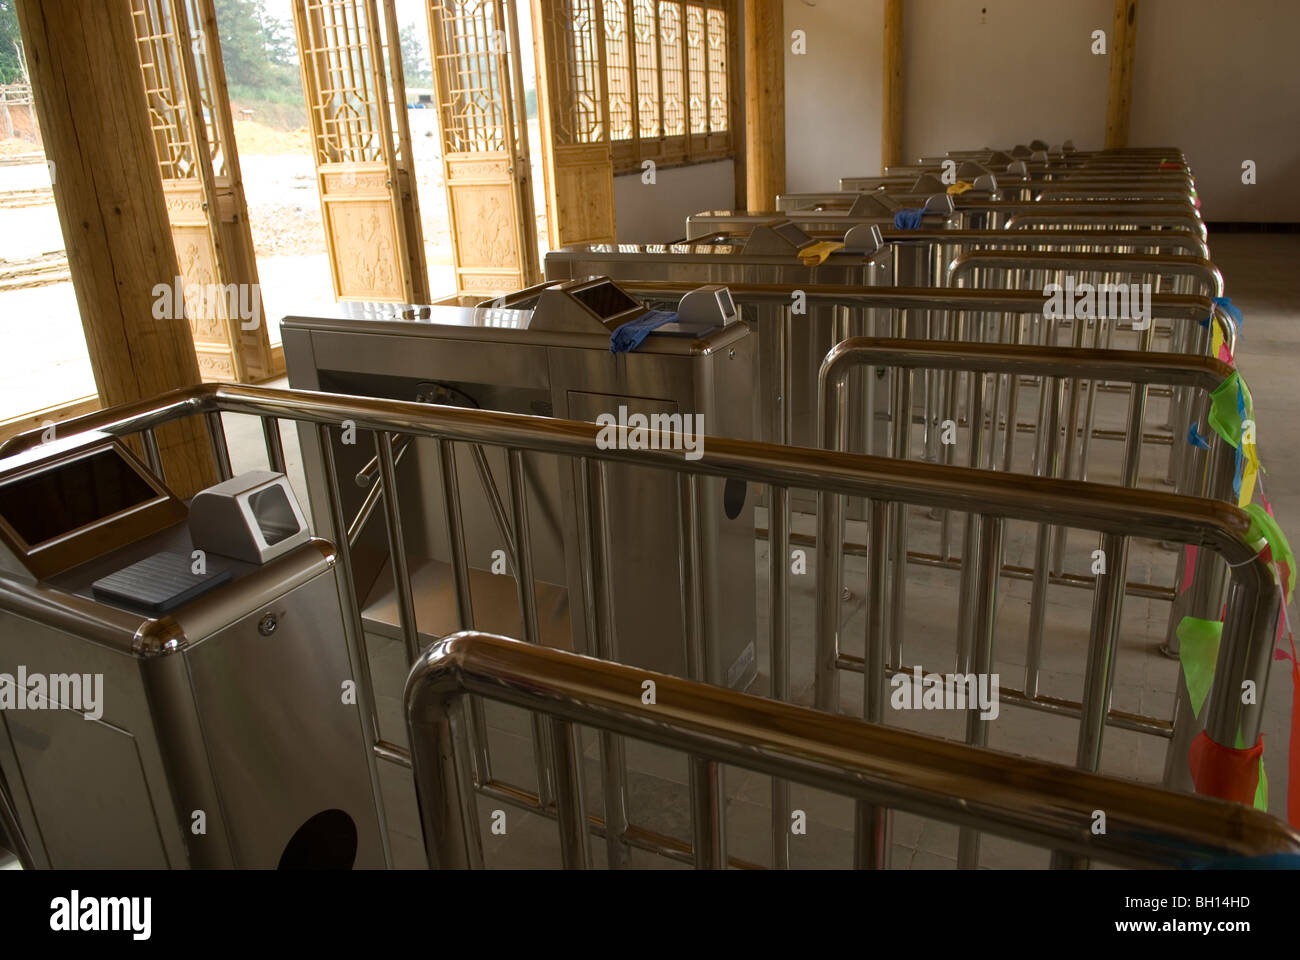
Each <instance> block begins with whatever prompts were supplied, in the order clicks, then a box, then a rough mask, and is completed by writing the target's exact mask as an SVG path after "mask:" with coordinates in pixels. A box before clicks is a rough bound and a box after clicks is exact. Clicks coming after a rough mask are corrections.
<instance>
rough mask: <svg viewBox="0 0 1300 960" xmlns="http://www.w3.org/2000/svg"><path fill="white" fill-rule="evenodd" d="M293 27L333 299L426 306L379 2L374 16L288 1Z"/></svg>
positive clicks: (401, 123)
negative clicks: (311, 143) (309, 126)
mask: <svg viewBox="0 0 1300 960" xmlns="http://www.w3.org/2000/svg"><path fill="white" fill-rule="evenodd" d="M293 19H294V32H295V34H296V35H297V39H298V55H299V58H300V60H301V65H302V83H303V92H304V95H305V96H306V99H307V115H308V119H309V121H310V125H311V132H312V141H313V144H314V148H315V159H316V179H317V185H318V187H319V190H320V198H321V214H322V217H323V219H324V222H325V241H326V246H327V248H328V250H329V258H330V270H331V273H332V275H333V278H334V294H335V296H337V297H338V298H339V299H340V300H383V301H391V302H425V301H427V300H428V299H429V292H428V276H427V273H426V271H425V269H424V241H423V238H422V231H421V229H420V219H419V203H418V198H417V195H416V189H415V176H414V169H413V167H412V165H411V151H410V135H409V133H407V132H405V124H406V120H405V100H406V93H405V88H404V86H403V83H402V76H401V54H400V52H399V50H398V46H397V42H396V41H397V38H396V35H395V30H394V24H395V20H394V17H393V15H392V12H391V9H389V7H388V2H387V0H386V3H385V11H384V14H383V15H381V14H380V12H379V6H378V5H377V3H376V0H293ZM386 34H387V35H388V36H387V42H386V39H385V35H386ZM390 77H391V78H393V87H392V89H391V90H390V87H389V78H390ZM399 98H400V99H399Z"/></svg>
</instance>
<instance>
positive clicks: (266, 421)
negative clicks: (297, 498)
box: [262, 417, 285, 473]
mask: <svg viewBox="0 0 1300 960" xmlns="http://www.w3.org/2000/svg"><path fill="white" fill-rule="evenodd" d="M262 437H263V439H265V441H266V463H267V466H269V467H270V468H271V472H272V473H284V472H285V468H284V441H283V440H282V439H281V438H280V421H279V419H278V418H276V417H263V418H262Z"/></svg>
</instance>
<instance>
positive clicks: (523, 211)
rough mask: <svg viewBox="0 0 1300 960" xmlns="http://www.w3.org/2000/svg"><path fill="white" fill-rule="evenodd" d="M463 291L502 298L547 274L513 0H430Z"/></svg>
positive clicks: (440, 122)
mask: <svg viewBox="0 0 1300 960" xmlns="http://www.w3.org/2000/svg"><path fill="white" fill-rule="evenodd" d="M429 41H430V44H429V49H430V51H431V53H432V60H433V75H434V90H435V95H436V97H437V100H438V125H439V129H440V130H441V133H442V165H443V173H444V177H445V181H446V184H447V212H448V215H449V217H450V219H451V240H452V253H453V256H454V258H455V262H456V290H457V292H458V293H468V294H487V295H492V294H497V293H501V292H505V291H508V290H517V289H519V288H520V287H524V286H528V285H529V284H531V283H535V282H536V281H537V280H539V279H540V278H541V269H540V265H539V263H538V255H537V217H536V215H535V213H534V210H533V191H532V173H531V166H530V162H529V156H528V127H527V119H526V118H527V114H526V112H525V110H524V102H523V89H522V78H521V75H520V74H519V72H518V49H519V27H518V22H517V20H516V18H515V9H514V5H513V4H512V3H509V2H507V0H430V2H429Z"/></svg>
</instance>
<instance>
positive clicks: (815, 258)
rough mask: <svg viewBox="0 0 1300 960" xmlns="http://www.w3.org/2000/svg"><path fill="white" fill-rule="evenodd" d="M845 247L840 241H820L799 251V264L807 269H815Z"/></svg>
mask: <svg viewBox="0 0 1300 960" xmlns="http://www.w3.org/2000/svg"><path fill="white" fill-rule="evenodd" d="M843 246H844V244H843V243H842V242H840V241H839V240H819V241H817V242H816V243H814V244H810V245H809V246H806V247H804V248H803V249H802V250H800V251H799V262H800V263H802V264H803V265H804V266H805V267H815V266H817V265H818V264H820V263H824V262H825V261H826V258H827V257H829V256H830V255H831V254H832V253H834V252H835V251H836V250H839V249H840V248H841V247H843Z"/></svg>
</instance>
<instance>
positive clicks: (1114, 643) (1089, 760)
mask: <svg viewBox="0 0 1300 960" xmlns="http://www.w3.org/2000/svg"><path fill="white" fill-rule="evenodd" d="M1139 442H1140V438H1139ZM1101 550H1102V555H1103V556H1104V558H1105V563H1106V569H1105V572H1104V573H1101V574H1098V576H1097V589H1096V592H1095V593H1094V594H1093V598H1094V599H1093V606H1092V631H1091V633H1090V635H1089V637H1088V662H1087V668H1086V669H1087V672H1086V673H1085V674H1084V678H1083V703H1082V706H1081V707H1080V711H1079V742H1078V748H1077V750H1076V753H1075V765H1076V766H1078V767H1080V768H1082V769H1084V770H1089V771H1095V770H1096V769H1097V767H1098V765H1099V764H1100V762H1101V748H1102V737H1103V734H1104V733H1105V731H1106V714H1107V713H1109V712H1110V697H1111V688H1112V685H1113V684H1114V682H1115V652H1116V649H1117V648H1118V646H1119V632H1120V621H1121V619H1122V617H1123V612H1124V580H1125V576H1126V574H1127V568H1128V538H1127V537H1122V536H1117V535H1116V534H1113V533H1106V534H1102V537H1101ZM1086 866H1087V859H1086V858H1082V857H1078V856H1076V855H1073V854H1065V853H1061V852H1060V851H1056V852H1054V853H1053V854H1052V867H1053V869H1082V868H1084V867H1086Z"/></svg>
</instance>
